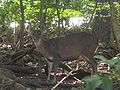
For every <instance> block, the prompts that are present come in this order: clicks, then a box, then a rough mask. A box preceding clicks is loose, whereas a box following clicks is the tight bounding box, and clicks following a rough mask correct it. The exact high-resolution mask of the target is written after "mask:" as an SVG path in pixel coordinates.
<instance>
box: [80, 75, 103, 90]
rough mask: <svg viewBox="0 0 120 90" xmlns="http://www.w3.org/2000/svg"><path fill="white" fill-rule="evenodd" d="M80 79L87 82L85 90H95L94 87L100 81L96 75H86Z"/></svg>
mask: <svg viewBox="0 0 120 90" xmlns="http://www.w3.org/2000/svg"><path fill="white" fill-rule="evenodd" d="M82 80H84V81H86V83H87V86H86V90H91V89H92V90H95V88H96V87H98V86H99V85H100V84H101V83H102V81H101V80H100V77H99V76H98V75H93V76H87V77H85V78H83V79H82Z"/></svg>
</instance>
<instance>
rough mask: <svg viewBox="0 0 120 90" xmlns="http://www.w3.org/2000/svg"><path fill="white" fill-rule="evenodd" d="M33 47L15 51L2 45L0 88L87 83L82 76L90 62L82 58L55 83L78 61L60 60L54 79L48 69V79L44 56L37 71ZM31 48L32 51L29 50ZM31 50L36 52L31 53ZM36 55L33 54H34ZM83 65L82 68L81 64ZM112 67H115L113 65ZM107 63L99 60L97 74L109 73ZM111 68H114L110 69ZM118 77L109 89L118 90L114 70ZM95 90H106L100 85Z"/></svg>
mask: <svg viewBox="0 0 120 90" xmlns="http://www.w3.org/2000/svg"><path fill="white" fill-rule="evenodd" d="M33 49H34V47H33V48H29V49H25V50H24V51H18V52H17V53H16V52H14V50H10V49H8V48H7V49H6V48H5V49H1V51H0V90H54V88H55V90H85V88H86V83H85V82H84V81H83V80H82V79H83V78H84V77H85V76H90V75H91V74H90V66H89V65H88V64H87V63H85V62H84V61H83V60H82V61H81V62H79V65H80V66H79V68H80V69H78V70H76V71H74V72H72V74H71V75H69V76H68V77H67V78H66V79H65V80H64V81H63V82H62V83H61V84H59V85H58V86H56V84H57V83H60V81H61V80H62V79H63V78H65V77H66V75H68V74H69V72H71V71H72V70H73V69H75V68H76V65H77V63H78V62H76V61H73V62H63V63H62V64H61V65H60V67H62V68H63V69H62V68H59V70H58V73H57V83H54V82H53V76H54V74H53V73H51V80H50V81H47V74H48V70H47V64H46V62H45V60H44V59H43V58H42V59H43V60H41V62H40V63H41V67H40V70H41V72H39V74H38V71H39V69H38V62H37V58H38V53H36V52H35V51H32V50H33ZM31 52H32V53H31ZM33 52H34V54H35V55H33ZM33 57H35V58H33ZM83 67H84V68H83ZM113 68H115V67H113ZM109 69H110V67H109V65H108V64H106V63H104V62H99V63H98V74H100V73H102V74H108V75H109V74H110V73H111V72H110V71H109ZM113 70H114V69H113ZM116 75H118V76H115V77H118V78H114V79H112V82H113V87H112V90H120V79H119V77H120V76H119V75H120V74H119V72H118V74H116ZM108 85H109V84H108ZM95 90H105V89H104V87H103V85H100V86H99V87H97V88H96V89H95Z"/></svg>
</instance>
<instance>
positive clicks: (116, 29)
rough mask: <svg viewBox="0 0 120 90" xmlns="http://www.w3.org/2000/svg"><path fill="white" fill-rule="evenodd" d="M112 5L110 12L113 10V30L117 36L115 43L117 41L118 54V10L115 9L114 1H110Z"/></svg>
mask: <svg viewBox="0 0 120 90" xmlns="http://www.w3.org/2000/svg"><path fill="white" fill-rule="evenodd" d="M109 4H110V10H111V21H112V29H113V32H114V34H115V41H116V48H117V50H118V52H120V35H119V25H118V21H117V17H116V14H117V12H116V11H117V10H116V8H115V5H114V4H113V0H109Z"/></svg>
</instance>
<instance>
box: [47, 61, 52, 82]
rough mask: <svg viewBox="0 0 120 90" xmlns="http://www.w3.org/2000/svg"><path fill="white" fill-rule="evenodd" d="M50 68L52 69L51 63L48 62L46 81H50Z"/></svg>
mask: <svg viewBox="0 0 120 90" xmlns="http://www.w3.org/2000/svg"><path fill="white" fill-rule="evenodd" d="M52 68H53V62H50V61H48V79H47V80H50V74H51V71H52Z"/></svg>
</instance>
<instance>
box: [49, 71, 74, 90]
mask: <svg viewBox="0 0 120 90" xmlns="http://www.w3.org/2000/svg"><path fill="white" fill-rule="evenodd" d="M73 71H75V70H74V69H73V70H72V71H71V72H69V73H68V74H67V76H66V77H64V78H63V79H62V80H61V81H60V82H58V83H57V84H56V85H55V86H54V87H53V88H52V89H51V90H54V89H55V88H56V87H57V86H58V85H60V84H61V83H62V82H63V81H64V80H65V79H66V78H67V77H69V76H70V75H71V74H72V72H73Z"/></svg>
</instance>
